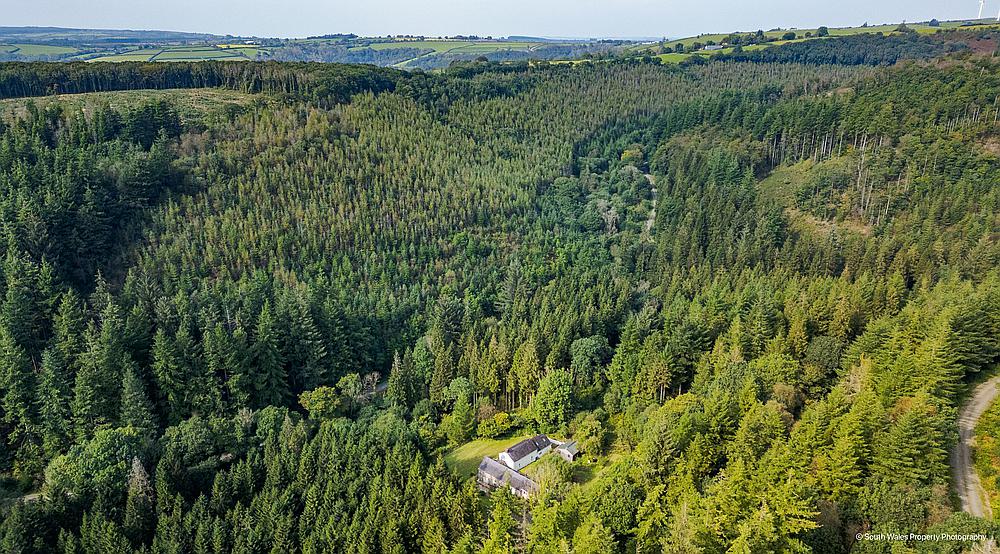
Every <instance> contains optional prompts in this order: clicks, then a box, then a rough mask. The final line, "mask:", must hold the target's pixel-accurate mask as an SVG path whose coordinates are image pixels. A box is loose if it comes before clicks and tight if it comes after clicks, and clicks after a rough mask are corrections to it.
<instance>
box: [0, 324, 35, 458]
mask: <svg viewBox="0 0 1000 554" xmlns="http://www.w3.org/2000/svg"><path fill="white" fill-rule="evenodd" d="M0 380H2V381H0V391H2V394H3V399H2V403H0V404H2V406H3V421H4V423H7V424H8V425H10V426H11V430H10V432H9V433H8V434H7V442H8V444H10V446H11V447H12V448H13V449H14V451H15V453H16V457H17V465H16V466H15V474H17V476H18V477H29V476H30V475H31V474H32V473H33V472H36V471H37V470H39V469H41V468H40V467H35V466H36V465H38V464H39V463H40V460H39V458H40V456H41V451H40V448H39V447H38V442H39V440H38V436H37V434H38V429H37V427H36V417H37V416H36V414H35V390H36V385H35V382H34V372H33V371H32V369H31V362H30V360H29V359H28V356H27V354H26V353H25V352H24V349H23V348H21V347H20V346H19V345H18V344H17V343H16V342H15V340H14V336H13V334H11V332H10V331H9V330H8V329H7V326H6V325H4V324H0Z"/></svg>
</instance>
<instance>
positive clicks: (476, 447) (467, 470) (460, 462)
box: [444, 435, 531, 477]
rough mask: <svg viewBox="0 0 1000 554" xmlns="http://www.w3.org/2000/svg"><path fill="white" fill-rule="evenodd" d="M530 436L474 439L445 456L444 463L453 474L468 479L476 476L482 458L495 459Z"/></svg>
mask: <svg viewBox="0 0 1000 554" xmlns="http://www.w3.org/2000/svg"><path fill="white" fill-rule="evenodd" d="M530 436H531V435H519V436H516V437H511V438H508V439H476V440H474V441H472V442H467V443H465V444H463V445H462V446H459V447H458V448H456V449H454V450H452V451H451V452H449V453H447V454H445V456H444V462H445V464H447V465H448V468H449V469H451V470H452V471H453V472H455V473H457V474H458V475H461V476H462V477H469V476H472V475H475V474H476V470H477V469H478V468H479V462H481V461H482V460H483V456H490V457H491V458H496V456H497V454H499V453H500V452H502V451H504V450H506V449H507V448H509V447H511V446H514V445H515V444H517V443H519V442H521V441H522V440H524V439H526V438H528V437H530Z"/></svg>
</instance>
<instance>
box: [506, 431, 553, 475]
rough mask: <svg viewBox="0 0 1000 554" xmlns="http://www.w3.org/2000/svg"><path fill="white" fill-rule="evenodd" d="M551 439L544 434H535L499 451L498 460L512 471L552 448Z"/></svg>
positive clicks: (517, 469)
mask: <svg viewBox="0 0 1000 554" xmlns="http://www.w3.org/2000/svg"><path fill="white" fill-rule="evenodd" d="M552 444H553V443H552V441H551V440H549V438H548V437H546V436H545V435H535V436H534V437H531V438H530V439H524V440H523V441H521V442H519V443H517V444H515V445H514V446H512V447H510V448H508V449H507V450H504V451H503V452H501V453H500V456H499V458H500V461H501V462H503V463H504V464H505V465H506V466H507V467H509V468H511V469H513V470H514V471H519V470H520V469H521V468H522V467H524V466H526V465H528V464H530V463H531V462H534V461H535V460H537V459H539V458H541V457H542V456H544V455H546V454H548V453H549V451H551V450H552Z"/></svg>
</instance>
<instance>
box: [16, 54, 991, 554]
mask: <svg viewBox="0 0 1000 554" xmlns="http://www.w3.org/2000/svg"><path fill="white" fill-rule="evenodd" d="M872 40H874V41H878V40H879V39H872ZM825 42H827V41H816V42H815V43H813V42H810V43H803V44H809V45H813V44H816V45H818V46H816V48H818V49H819V53H817V54H816V55H815V56H813V57H807V58H803V57H802V56H801V55H800V54H798V53H797V52H799V50H798V49H799V48H805V47H800V46H795V49H788V50H782V49H781V48H784V47H775V48H773V49H770V50H767V51H766V57H760V56H750V57H749V58H748V59H744V60H742V61H741V59H731V60H726V61H714V62H711V63H705V64H696V65H689V66H685V67H678V66H666V65H660V64H659V63H657V61H656V60H645V61H644V60H641V59H630V60H612V61H606V62H600V63H590V64H579V65H572V64H545V63H523V62H521V63H504V64H498V63H485V62H477V63H460V64H455V65H453V66H452V67H451V68H450V69H448V70H447V71H443V72H438V73H423V72H419V71H418V72H412V73H406V72H401V71H396V70H389V69H379V68H373V67H368V66H343V65H336V64H330V65H321V64H283V63H277V62H267V63H256V62H247V63H228V64H227V63H224V62H203V63H178V64H160V65H156V64H115V65H111V64H93V65H87V64H64V65H54V64H53V65H50V64H24V63H19V64H0V97H5V98H19V97H30V96H42V95H47V94H52V93H57V92H58V93H84V92H87V93H94V92H101V91H111V90H137V92H136V93H135V95H136V97H135V98H136V101H135V102H133V103H131V104H130V105H127V106H120V105H119V106H111V105H109V104H107V103H105V102H102V100H101V96H100V95H93V96H91V97H90V98H91V100H90V103H88V104H85V107H81V104H71V103H69V102H50V103H46V104H45V105H44V107H43V106H40V104H36V103H35V101H33V100H31V99H25V100H19V101H18V102H20V103H19V104H17V105H18V106H20V107H21V108H20V109H17V110H14V109H6V110H5V108H4V106H7V107H10V106H14V105H15V104H0V110H4V111H0V223H2V226H0V239H2V242H0V244H2V246H3V259H2V266H0V293H2V297H0V298H2V300H0V416H2V419H0V435H2V437H3V441H0V476H2V482H0V485H2V492H3V495H4V499H3V506H2V510H3V519H2V522H0V550H3V551H4V552H26V553H33V552H38V553H45V552H64V553H90V552H95V553H96V552H101V553H104V552H170V553H180V552H192V553H199V554H200V553H208V552H246V553H257V552H261V553H266V552H273V553H284V552H308V553H319V552H357V553H376V552H382V553H397V552H400V553H402V552H428V553H431V552H433V553H444V552H456V553H458V552H480V551H482V552H493V553H506V552H511V553H512V552H533V553H534V552H537V553H548V552H552V553H555V552H574V553H579V554H583V553H591V552H593V553H604V552H642V553H647V552H649V553H654V552H678V553H681V552H683V553H687V552H706V553H714V552H718V553H722V552H754V553H756V552H761V553H763V552H809V551H815V552H829V553H841V552H848V551H855V552H889V551H890V549H892V548H895V550H891V551H893V552H903V551H905V552H909V551H934V552H958V551H960V549H961V548H963V546H965V545H963V544H961V543H926V542H920V541H913V542H901V543H898V544H895V545H894V544H892V543H889V542H873V541H858V540H856V536H857V534H858V533H861V532H865V533H890V532H901V531H905V532H907V533H908V532H911V531H912V532H915V533H916V532H921V533H923V532H926V533H943V532H954V533H959V532H961V533H972V532H984V533H991V532H993V530H994V529H995V524H994V523H992V522H991V521H987V520H983V519H977V518H973V517H971V516H968V515H966V514H964V513H962V512H960V511H959V510H958V508H957V505H956V503H955V499H954V497H953V495H952V494H951V493H950V489H949V485H950V477H949V468H948V450H949V448H950V447H951V446H952V445H953V444H954V442H955V440H956V438H957V432H956V423H955V420H956V414H957V406H958V405H959V404H960V403H961V401H962V398H963V397H964V395H965V394H966V393H967V391H968V390H969V387H970V384H971V383H974V382H976V381H977V380H980V379H981V378H982V377H983V376H984V375H987V374H989V373H990V372H991V371H994V370H995V369H996V366H997V363H998V362H1000V274H998V270H997V263H998V261H1000V187H998V186H997V184H998V183H1000V105H998V98H1000V66H998V65H997V62H995V61H993V60H992V59H988V58H975V57H969V56H962V57H952V58H949V59H948V60H947V63H937V62H933V63H919V62H912V61H911V62H905V63H900V64H895V62H896V61H897V59H902V58H906V57H909V56H907V55H903V54H900V52H899V50H894V51H893V52H894V54H893V57H891V59H890V57H889V55H888V54H885V52H888V51H890V50H891V49H892V48H894V45H893V44H882V43H881V42H878V44H876V45H875V46H873V47H872V48H873V49H872V52H876V54H873V55H874V56H876V58H877V59H876V61H875V62H870V61H862V62H856V63H855V62H851V61H845V60H844V59H843V58H841V57H839V55H835V54H836V53H831V52H832V48H833V47H830V46H822V45H823V44H824V43H825ZM829 42H831V43H832V42H833V41H829ZM917 42H919V41H917ZM905 48H914V49H919V48H923V46H920V44H917V43H914V44H910V43H909V42H906V43H905ZM781 52H789V54H788V55H785V54H781ZM921 52H923V51H921ZM939 54H944V51H943V50H936V51H935V52H934V55H939ZM858 55H860V56H863V55H864V54H863V53H861V54H858ZM761 56H764V54H761ZM922 56H923V54H921V56H919V57H922ZM734 57H735V56H734ZM866 59H867V58H866ZM872 59H875V58H872ZM825 62H836V63H837V65H831V64H827V63H825ZM889 64H894V65H891V66H890V65H889ZM879 65H881V66H885V67H872V66H879ZM205 87H221V88H227V89H231V90H234V91H238V92H240V93H243V94H246V95H249V96H251V97H252V101H250V102H246V103H243V104H240V105H233V106H228V107H226V108H225V109H221V110H211V111H210V110H208V109H206V110H205V111H204V112H203V113H201V114H200V115H199V116H198V117H192V116H190V115H188V116H182V115H181V112H180V110H179V109H178V107H177V106H175V105H173V104H171V103H170V102H168V101H163V100H144V99H143V98H144V97H143V96H142V93H141V92H140V91H138V89H150V88H155V89H162V88H181V89H185V88H189V89H198V88H205ZM7 102H9V101H7ZM534 433H548V434H551V435H553V436H559V437H566V438H572V439H574V440H576V441H577V442H578V444H579V445H580V450H581V456H580V457H579V458H578V459H577V460H576V461H574V462H572V463H568V462H563V461H562V460H560V459H547V460H545V461H544V464H543V463H542V462H538V464H542V465H541V467H540V468H539V469H538V470H537V473H538V475H536V477H537V480H538V481H539V483H540V485H541V491H540V492H539V493H538V494H537V495H535V496H534V497H532V498H531V499H530V500H522V499H519V498H516V497H514V496H513V495H511V494H510V493H508V492H507V491H506V490H499V491H496V492H493V493H492V494H484V493H483V492H480V491H479V490H478V489H477V487H476V482H475V479H474V478H472V477H470V476H469V475H468V474H464V473H462V472H461V471H459V470H457V469H456V467H455V465H454V464H448V463H446V457H448V456H449V455H452V456H453V455H454V454H453V452H455V450H456V448H459V447H461V446H463V445H468V444H469V443H470V441H474V440H481V441H485V440H487V439H505V438H510V437H518V436H524V435H529V434H534ZM450 453H451V454H450ZM495 454H496V453H495V452H493V453H492V455H495ZM476 462H477V463H478V460H477V461H476ZM899 549H903V550H899Z"/></svg>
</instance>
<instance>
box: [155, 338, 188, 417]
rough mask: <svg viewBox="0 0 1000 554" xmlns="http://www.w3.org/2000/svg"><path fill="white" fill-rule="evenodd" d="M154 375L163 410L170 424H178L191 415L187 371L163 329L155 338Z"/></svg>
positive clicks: (172, 341)
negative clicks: (188, 401)
mask: <svg viewBox="0 0 1000 554" xmlns="http://www.w3.org/2000/svg"><path fill="white" fill-rule="evenodd" d="M153 375H154V376H155V377H156V383H157V386H158V389H159V391H160V395H161V397H162V409H163V412H164V413H166V414H167V420H168V421H169V422H170V423H177V422H179V421H181V420H182V419H184V417H185V416H186V415H187V414H188V413H190V411H189V407H188V405H187V399H188V395H189V393H190V392H191V391H189V390H188V382H187V381H188V380H187V370H186V368H185V367H184V362H183V360H182V359H181V356H180V353H179V352H178V351H177V347H176V346H175V344H174V339H172V338H171V337H170V336H169V335H167V333H166V331H164V330H163V329H162V328H160V329H157V330H156V334H155V335H154V336H153Z"/></svg>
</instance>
